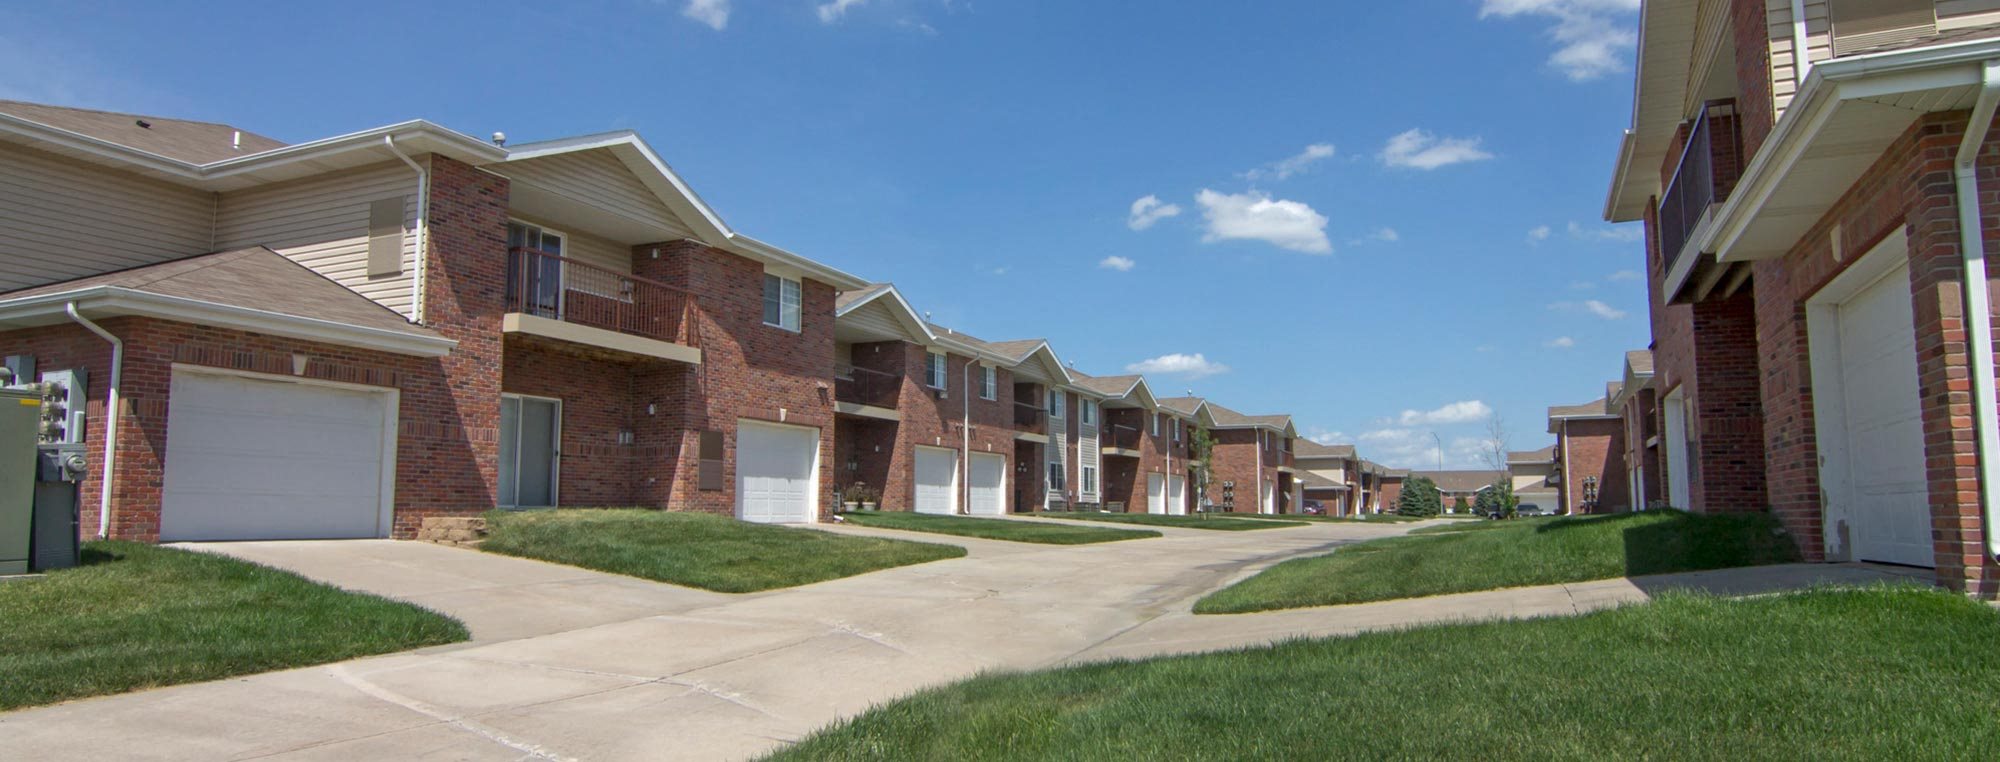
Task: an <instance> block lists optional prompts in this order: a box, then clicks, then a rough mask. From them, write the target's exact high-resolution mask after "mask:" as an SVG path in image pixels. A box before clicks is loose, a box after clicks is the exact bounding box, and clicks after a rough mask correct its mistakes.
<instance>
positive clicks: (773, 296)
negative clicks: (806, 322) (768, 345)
mask: <svg viewBox="0 0 2000 762" xmlns="http://www.w3.org/2000/svg"><path fill="white" fill-rule="evenodd" d="M764 325H768V326H775V327H778V328H783V329H785V330H787V331H796V330H799V282H798V281H796V280H792V279H791V278H783V277H779V276H776V275H771V274H769V273H766V274H765V275H764Z"/></svg>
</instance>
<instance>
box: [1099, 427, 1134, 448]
mask: <svg viewBox="0 0 2000 762" xmlns="http://www.w3.org/2000/svg"><path fill="white" fill-rule="evenodd" d="M1139 435H1140V432H1139V428H1138V427H1136V426H1126V425H1123V424H1112V425H1110V426H1106V427H1104V432H1103V439H1101V440H1100V441H1101V442H1102V443H1103V446H1104V447H1109V448H1113V449H1118V450H1137V449H1139Z"/></svg>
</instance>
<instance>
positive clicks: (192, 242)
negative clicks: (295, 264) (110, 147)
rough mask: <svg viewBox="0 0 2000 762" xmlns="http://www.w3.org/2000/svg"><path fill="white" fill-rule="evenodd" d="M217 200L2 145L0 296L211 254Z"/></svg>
mask: <svg viewBox="0 0 2000 762" xmlns="http://www.w3.org/2000/svg"><path fill="white" fill-rule="evenodd" d="M214 216H215V196H214V195H213V194H210V193H207V192H204V191H198V190H190V189H187V188H183V187H180V186H177V185H171V184H168V183H164V182H159V181H157V180H152V179H149V178H145V177H140V176H138V175H134V174H129V173H125V172H118V171H115V170H110V169H103V168H99V167H97V166H94V165H91V164H86V163H83V162H80V161H76V160H74V159H69V158H66V157H62V156H57V155H55V154H52V153H46V152H42V151H37V150H34V149H30V148H25V147H21V146H16V145H11V144H0V261H4V262H6V263H7V265H6V267H0V291H12V290H14V289H19V288H27V287H30V286H39V285H42V284H45V283H54V282H57V281H64V280H70V279H73V278H81V277H84V276H87V275H95V274H97V273H102V272H109V271H112V270H123V269H126V268H130V267H137V266H140V265H146V264H152V263H154V262H160V261H164V260H168V259H178V258H180V257H188V256H194V255H196V254H206V253H208V252H209V251H211V250H212V249H213V241H211V240H210V232H209V224H210V220H212V219H214Z"/></svg>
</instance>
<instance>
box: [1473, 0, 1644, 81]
mask: <svg viewBox="0 0 2000 762" xmlns="http://www.w3.org/2000/svg"><path fill="white" fill-rule="evenodd" d="M1637 10H1639V0H1485V1H1484V2H1483V3H1481V4H1480V7H1479V17H1480V18H1482V19H1485V18H1494V17H1498V18H1516V17H1519V16H1542V17H1545V18H1549V19H1553V20H1554V21H1555V26H1553V27H1550V28H1549V37H1550V38H1551V39H1553V40H1555V43H1556V51H1555V52H1554V53H1551V54H1549V65H1550V66H1552V67H1554V68H1555V69H1556V70H1557V71H1560V72H1562V73H1563V75H1564V76H1566V77H1569V78H1570V80H1571V81H1573V82H1585V81H1589V80H1593V79H1597V78H1598V77H1602V76H1604V75H1606V74H1611V73H1614V72H1619V71H1624V70H1625V68H1626V64H1625V56H1626V52H1627V51H1629V50H1631V49H1632V48H1633V46H1634V45H1636V44H1638V41H1639V34H1638V32H1637V31H1636V30H1634V29H1633V27H1632V26H1631V25H1628V24H1626V23H1624V21H1623V19H1622V18H1621V17H1622V16H1624V15H1625V14H1628V13H1631V12H1634V11H1637Z"/></svg>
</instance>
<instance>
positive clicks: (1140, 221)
mask: <svg viewBox="0 0 2000 762" xmlns="http://www.w3.org/2000/svg"><path fill="white" fill-rule="evenodd" d="M1180 213H1181V207H1180V205H1179V204H1169V203H1166V202H1164V201H1161V200H1160V197H1159V196H1155V195H1152V194H1147V195H1146V197H1145V198H1141V199H1139V200H1138V201H1134V202H1132V211H1131V214H1130V215H1129V216H1127V217H1126V218H1125V227H1128V228H1131V229H1133V230H1145V229H1146V228H1150V227H1152V226H1153V224H1154V223H1156V222H1159V221H1160V220H1164V219H1166V218H1168V217H1178V216H1180Z"/></svg>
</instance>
